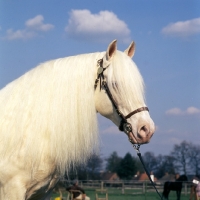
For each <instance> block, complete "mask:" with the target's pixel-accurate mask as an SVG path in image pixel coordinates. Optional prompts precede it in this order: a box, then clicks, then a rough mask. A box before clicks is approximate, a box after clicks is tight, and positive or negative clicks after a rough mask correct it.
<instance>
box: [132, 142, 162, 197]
mask: <svg viewBox="0 0 200 200" xmlns="http://www.w3.org/2000/svg"><path fill="white" fill-rule="evenodd" d="M131 144H132V143H131ZM132 145H133V148H134V149H135V150H136V152H137V155H138V157H139V159H140V162H141V163H142V166H143V168H144V170H145V172H146V174H147V176H148V178H149V180H150V182H151V184H152V186H153V187H154V189H155V190H156V192H157V194H158V196H159V197H160V199H161V200H163V198H162V196H161V194H160V193H159V192H158V190H157V188H156V186H155V183H154V182H153V181H152V179H151V176H150V174H149V171H148V170H147V168H146V166H145V164H144V161H143V159H142V155H141V153H140V144H138V145H137V146H136V145H135V144H132Z"/></svg>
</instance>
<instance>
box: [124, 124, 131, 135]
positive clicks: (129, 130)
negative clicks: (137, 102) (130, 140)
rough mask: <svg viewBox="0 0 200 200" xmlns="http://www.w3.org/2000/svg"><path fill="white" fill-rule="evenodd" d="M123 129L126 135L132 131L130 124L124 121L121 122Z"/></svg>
mask: <svg viewBox="0 0 200 200" xmlns="http://www.w3.org/2000/svg"><path fill="white" fill-rule="evenodd" d="M123 131H124V132H125V133H126V134H127V135H128V134H129V133H130V132H132V126H131V124H130V123H124V124H123Z"/></svg>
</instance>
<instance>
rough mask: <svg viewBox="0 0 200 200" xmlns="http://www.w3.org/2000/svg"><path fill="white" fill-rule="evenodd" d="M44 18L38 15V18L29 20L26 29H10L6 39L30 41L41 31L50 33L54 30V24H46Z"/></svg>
mask: <svg viewBox="0 0 200 200" xmlns="http://www.w3.org/2000/svg"><path fill="white" fill-rule="evenodd" d="M43 21H44V17H43V16H42V15H37V16H36V17H34V18H32V19H29V20H27V21H26V22H25V26H26V27H25V28H24V29H21V30H20V29H19V30H16V31H14V30H13V29H8V30H7V31H6V36H5V37H4V39H7V40H17V39H25V40H26V39H30V38H33V37H35V36H37V35H38V33H39V32H41V31H49V30H51V29H53V28H54V26H53V25H52V24H44V23H43Z"/></svg>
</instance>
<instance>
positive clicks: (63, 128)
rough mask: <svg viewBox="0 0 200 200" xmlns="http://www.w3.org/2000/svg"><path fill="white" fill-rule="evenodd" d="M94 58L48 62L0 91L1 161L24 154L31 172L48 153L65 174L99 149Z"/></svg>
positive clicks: (94, 55) (90, 56) (72, 58)
mask: <svg viewBox="0 0 200 200" xmlns="http://www.w3.org/2000/svg"><path fill="white" fill-rule="evenodd" d="M97 56H99V53H93V54H87V55H79V56H74V57H68V58H62V59H57V60H53V61H49V62H46V63H44V64H41V65H39V66H38V67H36V68H34V69H33V70H31V71H29V72H28V73H26V74H25V75H23V76H22V77H20V78H18V79H17V80H15V81H13V82H12V83H10V84H9V85H7V86H6V87H5V88H4V89H2V90H1V91H0V132H1V138H0V157H1V158H2V157H5V158H6V157H9V156H18V153H22V152H25V154H24V155H23V156H24V159H25V161H26V162H25V163H26V164H27V165H26V167H27V168H30V167H32V168H33V169H34V167H37V166H39V163H40V161H41V159H42V155H43V152H45V151H48V152H50V159H51V160H52V162H53V163H58V166H57V167H58V168H59V170H61V172H62V173H63V172H64V171H65V168H68V167H69V165H70V164H72V163H74V162H79V161H81V162H83V160H84V159H87V158H88V156H89V155H90V154H91V153H92V152H93V150H94V151H95V150H97V149H98V134H97V133H98V129H97V117H96V110H95V105H94V75H95V73H96V61H97V60H98V59H96V58H97ZM24 145H25V146H24ZM22 148H23V149H22ZM47 155H48V154H47Z"/></svg>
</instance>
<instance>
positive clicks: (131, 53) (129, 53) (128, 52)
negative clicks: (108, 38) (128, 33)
mask: <svg viewBox="0 0 200 200" xmlns="http://www.w3.org/2000/svg"><path fill="white" fill-rule="evenodd" d="M124 52H125V54H126V55H127V56H129V57H130V58H132V57H133V56H134V54H135V42H133V41H132V42H131V44H130V45H129V47H128V48H127V49H126V50H125V51H124Z"/></svg>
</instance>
